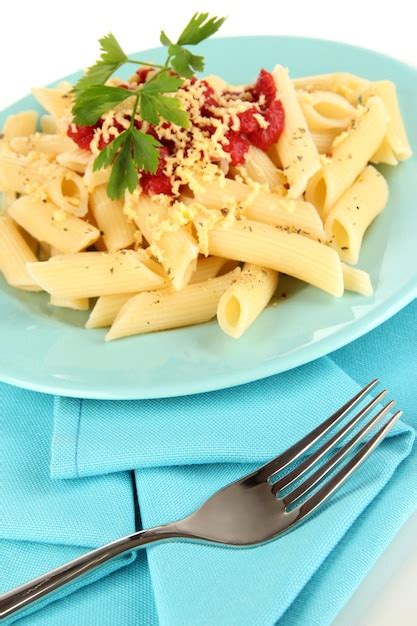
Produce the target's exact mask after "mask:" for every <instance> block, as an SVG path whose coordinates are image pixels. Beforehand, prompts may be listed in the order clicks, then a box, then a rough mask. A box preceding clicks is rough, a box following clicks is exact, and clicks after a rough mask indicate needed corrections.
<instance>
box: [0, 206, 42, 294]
mask: <svg viewBox="0 0 417 626" xmlns="http://www.w3.org/2000/svg"><path fill="white" fill-rule="evenodd" d="M36 261H37V258H36V256H35V255H34V253H33V252H32V250H31V249H30V247H29V246H28V244H27V243H26V241H25V240H24V238H23V236H22V235H21V233H20V232H19V230H18V228H17V227H16V225H15V224H14V223H13V221H12V220H11V219H10V218H9V217H7V216H5V215H3V216H0V270H1V271H2V272H3V274H4V277H5V279H6V281H7V282H8V283H9V285H12V286H13V287H17V288H18V289H24V290H25V291H42V289H41V288H40V287H39V286H38V285H37V283H36V282H35V281H34V280H33V278H32V277H31V276H30V274H29V273H28V272H27V269H26V263H35V262H36Z"/></svg>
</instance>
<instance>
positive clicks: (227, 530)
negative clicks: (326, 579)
mask: <svg viewBox="0 0 417 626" xmlns="http://www.w3.org/2000/svg"><path fill="white" fill-rule="evenodd" d="M377 383H378V381H377V380H373V381H372V382H370V383H369V384H368V385H366V387H364V388H363V389H362V390H361V391H360V392H359V393H358V394H357V395H356V396H354V397H353V398H351V399H350V400H349V401H348V402H347V403H346V404H344V405H343V406H342V407H341V408H340V409H338V410H337V411H336V413H334V414H333V415H332V416H331V417H329V418H328V419H326V421H324V422H323V423H322V424H320V425H319V426H317V427H316V428H315V429H314V430H313V431H312V432H311V433H309V434H308V435H306V436H305V437H304V438H303V439H301V440H300V441H298V442H297V443H296V444H294V445H293V446H292V447H291V448H289V449H288V450H286V451H285V452H284V453H283V454H280V455H279V456H278V457H276V458H275V459H273V460H272V461H270V462H269V463H267V464H266V465H263V466H262V467H260V468H259V469H257V470H256V471H254V472H252V473H251V474H248V475H247V476H244V477H243V478H241V479H240V480H237V481H236V482H233V483H231V484H230V485H227V486H226V487H224V488H223V489H220V490H219V491H217V492H216V493H215V494H214V495H213V496H211V497H210V498H209V499H208V500H206V502H204V503H203V504H202V505H201V506H200V508H199V509H197V510H196V511H195V512H194V513H192V514H191V515H189V516H188V517H185V518H184V519H181V520H179V521H176V522H172V523H170V524H164V525H163V526H156V527H155V528H150V529H147V530H140V531H138V532H135V533H133V534H132V535H129V536H127V537H123V538H122V539H118V540H117V541H113V542H112V543H109V544H107V545H105V546H103V547H101V548H97V549H96V550H92V551H91V552H89V553H87V554H85V555H83V556H81V557H79V558H77V559H74V560H73V561H70V562H69V563H67V564H65V565H63V566H61V567H58V568H57V569H54V570H52V571H51V572H49V573H48V574H44V575H43V576H40V577H39V578H36V579H35V580H32V581H30V582H28V583H26V584H24V585H22V586H20V587H17V588H16V589H12V590H11V591H9V592H7V593H6V594H4V595H3V596H1V597H0V617H2V618H4V617H9V616H10V615H12V614H14V613H16V612H17V611H21V610H22V609H24V608H25V607H26V606H28V605H29V604H32V603H33V602H36V601H38V600H40V599H41V598H43V597H45V596H46V595H48V594H51V593H53V592H54V591H56V590H58V589H59V588H61V587H63V586H64V585H67V584H68V583H70V582H71V581H73V580H75V579H76V578H79V577H80V576H83V575H84V574H87V573H88V572H91V571H92V570H95V569H97V568H98V567H100V566H101V565H103V564H104V563H106V562H108V561H110V560H112V559H115V558H117V557H120V556H122V555H126V554H127V553H130V552H132V551H134V550H140V549H141V548H144V547H145V546H148V545H150V544H153V543H159V542H162V541H168V540H175V539H176V540H190V541H197V542H200V543H214V544H217V545H222V546H231V547H250V546H256V545H259V544H263V543H266V542H268V541H271V540H272V539H274V538H276V537H278V536H279V535H281V534H283V533H284V532H287V531H289V530H291V529H292V528H294V526H296V525H298V524H299V523H300V522H301V521H304V520H305V518H306V517H307V516H308V515H310V514H311V513H312V512H313V511H315V510H316V509H317V508H318V507H319V506H320V505H321V504H323V502H324V501H325V500H327V499H328V498H329V496H331V495H332V494H333V493H334V492H335V491H336V490H337V489H339V487H341V485H343V483H344V482H345V481H346V480H347V479H348V478H349V476H350V475H351V474H352V473H353V472H354V471H355V470H356V469H357V468H358V467H359V465H360V464H361V463H362V462H363V461H364V460H365V459H366V458H367V457H368V456H369V455H370V454H371V452H372V451H373V450H374V449H375V448H376V447H377V446H378V444H379V443H380V442H381V440H382V439H383V438H384V436H385V435H386V433H387V432H388V431H389V429H390V428H391V427H392V426H393V424H394V423H395V422H396V421H397V419H398V418H399V417H400V416H401V415H402V412H401V411H397V412H396V413H395V414H394V415H392V417H390V418H389V419H388V420H387V421H386V423H385V424H384V425H383V426H381V427H380V428H379V430H377V432H376V433H375V434H374V435H373V436H372V437H371V438H370V439H369V440H368V441H367V442H366V443H364V444H363V445H362V446H360V447H359V450H358V451H356V452H355V454H354V455H353V456H352V457H351V458H350V459H349V460H348V461H347V462H346V463H345V464H343V465H342V464H341V462H342V460H343V459H344V458H345V457H346V456H347V455H348V454H349V453H350V452H351V451H353V450H354V448H355V447H356V446H357V445H358V444H359V443H360V442H361V440H362V439H363V438H364V437H366V435H367V434H368V433H369V432H370V431H371V429H372V428H373V427H374V426H375V425H376V424H377V423H378V422H380V421H381V420H382V419H383V418H384V416H386V415H387V413H389V412H390V410H391V408H392V407H393V405H394V402H393V401H391V402H389V403H388V404H387V405H386V406H384V407H383V408H381V409H379V410H378V411H377V412H376V413H375V411H373V409H375V407H376V406H377V404H378V403H379V402H380V400H381V399H382V398H383V396H384V395H385V394H386V391H385V390H384V391H381V392H380V393H378V395H377V396H375V397H374V398H372V399H371V400H370V401H369V402H368V403H367V404H366V405H365V406H364V407H363V408H361V409H360V410H359V411H358V412H357V413H356V414H355V415H354V416H353V417H351V419H350V420H349V421H348V422H347V423H346V424H344V425H343V426H342V427H341V428H340V429H339V430H337V431H336V432H335V434H333V435H332V436H331V437H329V438H327V439H326V438H325V435H326V434H327V433H329V431H331V429H333V428H334V427H335V426H336V425H337V424H339V422H341V421H342V420H343V419H344V418H345V417H346V416H347V415H348V413H350V412H351V411H352V409H353V408H354V407H355V406H357V405H358V404H359V403H360V402H361V401H362V400H364V399H365V397H366V396H367V394H368V393H369V392H370V391H371V390H372V389H373V388H374V387H375V386H376V384H377ZM365 417H367V420H366V422H365V423H364V425H363V426H362V428H361V429H360V430H359V431H358V432H357V433H356V434H355V435H354V436H353V437H350V438H349V439H348V440H347V441H346V443H344V445H342V446H341V447H339V448H338V449H337V451H336V452H334V453H333V454H332V455H331V456H329V455H328V453H329V452H330V451H331V450H332V448H334V447H335V446H336V445H337V444H338V443H339V442H341V441H342V439H344V438H345V437H346V435H348V433H350V432H351V431H352V430H353V429H354V428H355V426H356V425H357V424H359V422H361V421H362V420H363V419H364V418H365ZM329 434H330V433H329ZM323 440H324V441H323ZM319 443H320V444H321V445H320V447H318V448H317V449H316V450H315V452H314V453H313V454H311V455H310V456H308V457H306V458H305V459H304V460H303V461H302V462H301V463H299V464H298V465H296V466H294V467H293V468H292V469H290V471H288V472H287V473H283V470H285V468H288V467H289V466H290V465H292V464H293V463H294V461H296V460H297V459H298V458H299V457H300V456H301V455H303V454H304V453H305V452H307V450H309V449H310V448H311V447H312V446H313V445H314V444H319ZM325 457H328V458H325ZM320 461H324V462H322V463H320ZM339 466H340V469H339ZM336 469H337V472H336V473H332V474H331V475H330V476H328V474H330V473H331V472H332V470H336ZM310 470H313V471H312V473H311V472H310ZM307 473H308V474H307ZM304 474H307V477H305V478H304V480H303V481H302V482H301V483H300V484H298V485H296V486H294V487H293V489H292V490H290V491H289V492H288V488H289V487H290V486H291V485H294V483H297V482H298V481H299V479H300V478H301V477H302V476H304ZM326 477H327V480H324V479H325V478H326ZM275 479H277V480H275ZM315 487H316V488H317V489H316V490H314V488H315ZM283 490H285V491H286V495H283V496H281V497H280V494H281V493H282V491H283ZM312 490H313V492H312V493H310V492H311V491H312ZM306 494H310V495H309V496H308V497H307V498H304V499H303V496H306Z"/></svg>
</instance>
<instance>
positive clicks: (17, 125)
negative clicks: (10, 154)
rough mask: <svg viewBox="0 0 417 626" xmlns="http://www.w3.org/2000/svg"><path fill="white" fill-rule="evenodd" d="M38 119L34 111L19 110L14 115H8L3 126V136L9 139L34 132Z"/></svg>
mask: <svg viewBox="0 0 417 626" xmlns="http://www.w3.org/2000/svg"><path fill="white" fill-rule="evenodd" d="M37 121H38V114H37V113H36V111H21V112H20V113H15V114H14V115H9V117H8V118H7V119H6V121H5V123H4V126H3V132H2V134H3V136H4V138H5V139H6V140H8V141H10V140H11V139H13V138H14V137H25V136H26V135H32V133H34V132H35V129H36V124H37Z"/></svg>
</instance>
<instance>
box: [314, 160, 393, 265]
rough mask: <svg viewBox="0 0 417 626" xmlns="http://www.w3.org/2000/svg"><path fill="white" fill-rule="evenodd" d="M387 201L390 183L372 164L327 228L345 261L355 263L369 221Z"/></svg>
mask: <svg viewBox="0 0 417 626" xmlns="http://www.w3.org/2000/svg"><path fill="white" fill-rule="evenodd" d="M387 200H388V185H387V183H386V181H385V179H384V177H383V176H382V174H380V173H379V172H378V170H376V169H375V168H374V167H373V166H372V165H368V167H367V168H366V169H365V170H364V171H363V172H362V174H361V175H360V176H359V178H358V179H357V180H356V182H355V183H354V184H353V185H352V187H351V188H350V189H348V190H347V191H346V192H345V193H344V194H343V196H342V197H341V198H340V199H339V201H338V202H337V203H336V205H335V207H334V208H333V210H332V211H331V212H330V213H329V215H328V217H327V219H326V222H325V229H326V232H327V234H328V236H329V237H330V240H331V242H332V243H331V245H332V246H333V247H334V248H336V250H337V251H338V253H339V255H340V257H341V258H342V259H343V261H347V262H348V263H353V264H356V263H357V262H358V259H359V253H360V249H361V245H362V239H363V236H364V234H365V231H366V229H367V228H368V226H369V224H370V223H371V222H372V221H373V220H374V219H375V217H376V216H377V215H378V214H379V213H381V211H382V210H383V209H384V207H385V205H386V203H387Z"/></svg>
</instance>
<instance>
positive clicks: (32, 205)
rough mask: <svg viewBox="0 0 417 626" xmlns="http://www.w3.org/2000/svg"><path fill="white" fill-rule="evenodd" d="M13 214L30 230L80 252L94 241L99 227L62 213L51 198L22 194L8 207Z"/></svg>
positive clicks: (15, 218) (59, 246)
mask: <svg viewBox="0 0 417 626" xmlns="http://www.w3.org/2000/svg"><path fill="white" fill-rule="evenodd" d="M8 213H9V215H10V217H12V218H13V219H14V221H15V222H17V223H18V224H20V226H21V227H22V228H24V229H25V230H26V231H27V232H28V233H30V234H31V235H32V237H35V238H36V239H38V241H43V242H46V243H48V244H50V245H52V246H54V247H55V248H58V249H59V250H62V251H63V252H78V251H79V250H83V249H84V248H87V247H88V246H90V245H91V244H92V243H94V242H95V241H96V240H97V239H98V238H99V236H100V231H98V230H97V228H95V227H94V226H91V225H90V224H88V223H87V222H85V221H83V220H81V219H80V218H78V217H75V216H73V215H72V216H67V217H65V216H64V217H63V216H62V214H61V213H60V212H59V211H58V209H57V207H56V206H55V205H54V204H52V203H51V202H46V201H45V202H43V201H42V200H38V199H36V198H32V197H30V196H21V197H20V198H18V199H17V200H16V201H15V202H13V204H11V205H10V206H9V208H8Z"/></svg>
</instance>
